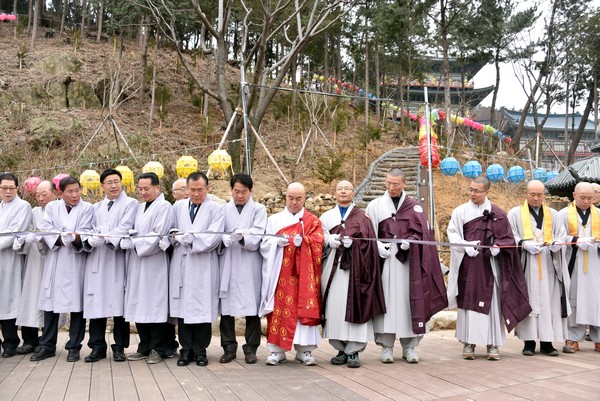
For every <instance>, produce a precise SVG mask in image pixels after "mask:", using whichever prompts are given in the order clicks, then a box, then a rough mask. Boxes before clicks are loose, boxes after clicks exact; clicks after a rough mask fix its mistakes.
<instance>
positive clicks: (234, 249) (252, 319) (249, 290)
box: [219, 173, 267, 364]
mask: <svg viewBox="0 0 600 401" xmlns="http://www.w3.org/2000/svg"><path fill="white" fill-rule="evenodd" d="M230 186H231V200H230V201H229V203H227V204H226V205H225V206H223V212H224V215H225V230H224V231H225V232H231V234H225V235H223V238H222V242H223V247H224V249H222V251H223V253H222V254H221V255H220V257H219V265H220V270H221V283H220V290H219V297H220V302H221V304H220V306H221V308H220V309H221V322H220V325H219V328H220V331H221V347H223V351H224V354H223V356H221V359H220V361H219V362H221V363H229V362H231V361H232V360H234V359H235V358H236V352H237V347H238V343H237V340H236V337H235V317H234V316H244V317H245V318H246V332H245V337H246V344H244V345H243V346H242V349H243V351H244V359H245V361H246V363H248V364H253V363H256V350H257V349H258V346H259V345H260V317H259V316H258V307H259V306H260V289H261V286H262V256H261V254H260V243H261V240H262V234H264V232H265V228H266V226H267V210H266V208H265V207H264V206H263V205H261V204H260V203H256V202H254V200H253V199H252V186H253V182H252V178H251V177H250V176H249V175H248V174H243V173H237V174H235V175H234V176H233V177H231V181H230ZM252 234H254V235H252Z"/></svg>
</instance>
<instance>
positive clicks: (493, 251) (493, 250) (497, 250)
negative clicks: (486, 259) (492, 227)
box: [490, 245, 500, 256]
mask: <svg viewBox="0 0 600 401" xmlns="http://www.w3.org/2000/svg"><path fill="white" fill-rule="evenodd" d="M499 253H500V248H498V245H494V246H493V247H491V248H490V254H492V256H498V254H499Z"/></svg>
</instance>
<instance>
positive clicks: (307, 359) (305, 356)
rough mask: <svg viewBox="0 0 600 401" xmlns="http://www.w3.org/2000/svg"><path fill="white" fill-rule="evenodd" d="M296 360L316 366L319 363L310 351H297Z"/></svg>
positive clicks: (306, 364)
mask: <svg viewBox="0 0 600 401" xmlns="http://www.w3.org/2000/svg"><path fill="white" fill-rule="evenodd" d="M296 360H297V361H300V362H302V363H303V364H304V365H305V366H314V365H316V364H317V361H315V358H314V357H313V356H312V354H311V352H310V351H304V352H297V353H296Z"/></svg>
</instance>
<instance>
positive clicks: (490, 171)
mask: <svg viewBox="0 0 600 401" xmlns="http://www.w3.org/2000/svg"><path fill="white" fill-rule="evenodd" d="M485 175H486V176H487V178H488V180H490V181H491V182H499V181H501V180H502V179H503V178H504V167H502V166H501V165H499V164H492V165H490V166H488V168H487V169H486V170H485Z"/></svg>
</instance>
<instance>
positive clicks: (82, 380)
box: [0, 331, 600, 401]
mask: <svg viewBox="0 0 600 401" xmlns="http://www.w3.org/2000/svg"><path fill="white" fill-rule="evenodd" d="M66 337H67V333H64V332H61V333H60V334H59V343H61V344H64V343H65V342H66ZM508 337H509V340H508V343H507V344H506V345H505V346H504V347H502V348H501V350H500V352H501V358H502V359H501V360H500V361H498V362H492V361H488V360H486V359H485V349H479V348H481V347H478V348H477V349H476V352H478V354H477V358H476V360H474V361H465V360H463V359H462V358H461V352H462V347H461V345H460V344H459V343H458V342H457V341H456V339H455V338H454V332H452V331H439V332H433V333H430V334H429V335H427V336H426V337H425V339H424V340H423V341H422V342H421V345H420V346H419V349H418V351H419V355H420V358H421V362H420V363H419V364H413V365H409V364H407V363H406V362H404V361H402V359H401V358H399V355H401V350H400V349H399V348H396V349H395V352H396V362H395V363H394V364H382V363H381V362H379V354H380V348H379V347H377V346H376V345H375V344H369V346H368V347H367V349H366V350H365V352H363V353H362V354H361V363H362V367H361V368H360V369H349V368H348V367H347V366H334V365H331V364H330V363H329V360H330V358H331V357H332V356H334V355H335V354H336V353H337V352H336V351H335V350H334V349H333V348H332V347H331V346H330V345H329V344H328V342H327V341H323V343H322V344H321V346H320V347H319V348H318V349H317V350H316V351H315V352H314V355H315V357H316V359H317V363H318V366H312V367H306V366H302V365H300V364H299V363H298V362H294V361H293V358H294V353H293V352H290V353H288V362H287V363H285V364H282V365H281V366H275V367H274V366H266V365H265V364H264V360H265V358H266V356H267V350H266V349H265V347H264V344H265V339H264V338H263V346H262V347H261V348H259V353H258V358H259V362H258V363H257V364H255V365H246V364H245V363H244V360H243V354H242V352H241V346H240V351H238V358H239V359H237V360H236V361H234V362H232V363H229V364H220V363H219V362H218V359H219V357H220V355H221V354H222V352H221V349H220V347H219V338H218V337H214V338H213V341H212V345H211V346H210V348H209V350H208V359H209V365H208V366H207V367H198V366H196V365H190V366H188V367H178V366H177V364H176V362H177V361H176V359H169V360H166V361H165V362H163V363H159V364H157V365H148V364H147V363H146V362H145V361H137V362H121V363H117V362H114V361H112V359H110V358H107V359H105V360H102V361H100V362H97V363H85V362H83V357H84V356H86V355H87V354H88V353H89V352H90V350H89V348H87V347H86V346H84V347H83V349H82V361H79V362H76V363H68V362H67V361H66V351H65V350H64V349H63V348H60V349H59V350H58V352H57V356H56V357H55V358H50V359H47V360H45V361H42V362H37V363H36V362H30V361H29V355H26V356H25V357H22V356H16V357H13V358H8V359H0V400H2V401H8V400H24V401H32V400H43V401H49V400H77V401H79V400H94V401H112V400H118V401H121V400H123V401H134V400H143V401H152V400H302V401H309V400H328V401H329V400H437V399H444V400H485V401H494V400H502V401H504V400H561V401H562V400H600V380H598V377H600V376H599V374H600V353H598V352H595V351H594V345H593V343H591V342H586V343H584V344H582V351H580V352H578V353H576V354H574V355H573V354H570V355H567V354H562V353H561V355H560V356H559V357H548V356H543V355H539V354H536V355H535V356H534V357H525V356H522V355H521V348H522V343H521V342H520V341H519V340H517V339H515V338H514V337H513V336H512V335H509V336H508ZM136 342H137V336H134V337H133V338H132V346H131V347H130V348H129V350H128V351H129V352H135V348H136ZM238 342H240V344H241V343H243V338H239V339H238ZM559 345H560V344H555V346H556V347H558V346H559Z"/></svg>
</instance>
